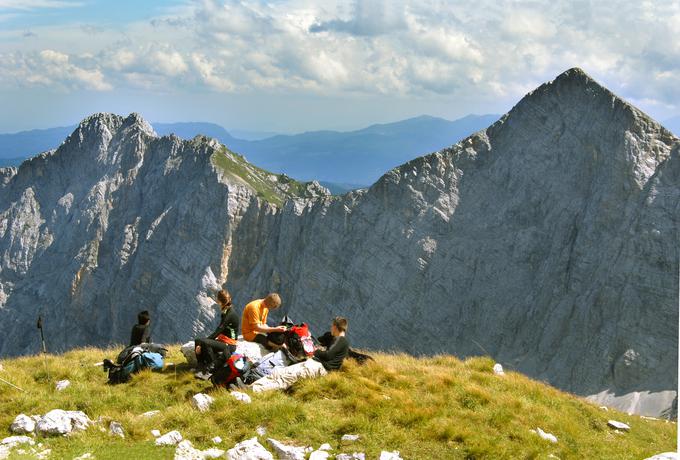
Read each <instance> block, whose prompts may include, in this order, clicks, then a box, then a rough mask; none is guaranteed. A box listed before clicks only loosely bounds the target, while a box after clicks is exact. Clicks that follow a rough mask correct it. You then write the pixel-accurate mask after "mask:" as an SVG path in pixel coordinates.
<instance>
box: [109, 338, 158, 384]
mask: <svg viewBox="0 0 680 460" xmlns="http://www.w3.org/2000/svg"><path fill="white" fill-rule="evenodd" d="M159 351H161V352H160V353H156V352H153V351H145V349H144V348H142V347H139V346H133V347H128V348H126V349H125V350H123V351H122V352H121V353H120V355H118V359H117V361H118V364H114V363H113V362H111V361H110V360H108V359H105V360H104V370H105V371H108V372H109V383H110V384H112V385H115V384H117V383H126V382H128V381H129V380H130V376H131V375H132V374H134V373H136V372H139V371H141V370H142V369H151V370H153V371H157V370H162V369H163V351H162V350H159Z"/></svg>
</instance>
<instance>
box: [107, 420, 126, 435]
mask: <svg viewBox="0 0 680 460" xmlns="http://www.w3.org/2000/svg"><path fill="white" fill-rule="evenodd" d="M109 433H110V434H112V435H114V436H120V437H121V438H124V437H125V430H124V429H123V425H121V424H120V423H119V422H111V423H110V424H109Z"/></svg>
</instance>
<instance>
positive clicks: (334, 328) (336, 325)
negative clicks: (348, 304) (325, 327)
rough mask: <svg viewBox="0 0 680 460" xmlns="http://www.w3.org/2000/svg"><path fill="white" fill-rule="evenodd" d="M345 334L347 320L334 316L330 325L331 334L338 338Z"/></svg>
mask: <svg viewBox="0 0 680 460" xmlns="http://www.w3.org/2000/svg"><path fill="white" fill-rule="evenodd" d="M345 332H347V318H343V317H342V316H336V317H335V318H333V322H332V323H331V334H333V335H335V336H338V335H341V334H344V333H345Z"/></svg>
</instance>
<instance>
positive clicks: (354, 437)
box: [340, 434, 359, 441]
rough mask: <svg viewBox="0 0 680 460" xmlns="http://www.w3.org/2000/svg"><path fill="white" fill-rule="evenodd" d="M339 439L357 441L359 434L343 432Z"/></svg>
mask: <svg viewBox="0 0 680 460" xmlns="http://www.w3.org/2000/svg"><path fill="white" fill-rule="evenodd" d="M340 440H341V441H358V440H359V435H358V434H343V435H342V438H340Z"/></svg>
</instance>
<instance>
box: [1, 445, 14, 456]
mask: <svg viewBox="0 0 680 460" xmlns="http://www.w3.org/2000/svg"><path fill="white" fill-rule="evenodd" d="M11 451H12V448H11V447H9V446H3V445H2V444H0V460H5V459H6V458H7V457H9V454H10V452H11Z"/></svg>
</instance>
